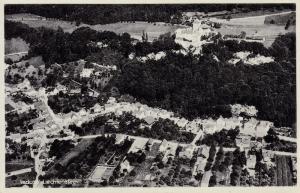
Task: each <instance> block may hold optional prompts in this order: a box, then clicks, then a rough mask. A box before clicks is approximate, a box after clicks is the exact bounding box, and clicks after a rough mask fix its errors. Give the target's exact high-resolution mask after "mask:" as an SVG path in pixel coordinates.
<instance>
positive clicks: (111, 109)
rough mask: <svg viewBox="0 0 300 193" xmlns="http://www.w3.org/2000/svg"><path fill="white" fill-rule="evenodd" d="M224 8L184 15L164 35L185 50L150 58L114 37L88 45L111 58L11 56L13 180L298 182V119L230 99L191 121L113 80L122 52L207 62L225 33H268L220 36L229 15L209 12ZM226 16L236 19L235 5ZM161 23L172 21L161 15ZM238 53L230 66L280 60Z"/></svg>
mask: <svg viewBox="0 0 300 193" xmlns="http://www.w3.org/2000/svg"><path fill="white" fill-rule="evenodd" d="M219 13H220V12H218V13H211V14H203V13H197V12H192V13H191V12H184V13H183V19H182V21H181V24H180V25H179V24H177V25H172V26H173V27H174V26H175V27H178V26H179V27H178V28H176V29H175V30H174V31H173V34H171V33H167V38H165V39H167V40H168V38H169V39H172V38H173V37H174V43H176V44H178V45H180V49H177V50H175V49H171V50H167V51H166V50H162V51H155V52H154V51H153V52H150V53H147V54H145V55H138V54H137V52H138V50H134V51H133V50H130V52H128V53H127V51H126V54H127V55H126V58H125V59H124V57H123V56H122V57H121V56H119V53H118V52H115V51H114V50H112V48H111V47H113V46H111V44H109V43H110V42H109V43H107V41H98V42H96V41H89V43H88V44H87V45H86V46H87V47H86V48H88V49H89V50H98V51H99V50H100V51H101V54H102V55H104V56H101V60H100V59H99V58H100V57H99V56H98V57H99V58H97V56H95V55H92V56H89V57H85V58H82V59H79V60H77V59H76V60H75V59H74V60H72V61H71V62H65V63H58V62H49V61H48V62H44V61H43V59H42V58H41V57H40V56H31V55H30V54H31V52H30V51H20V52H16V53H8V54H6V55H5V58H6V63H5V128H6V129H5V150H6V152H5V157H6V162H5V166H6V173H5V178H6V186H7V187H34V188H43V187H44V188H47V187H107V186H111V187H123V186H128V187H166V186H193V187H213V186H217V187H220V186H221V187H222V186H245V187H246V186H294V185H296V183H297V178H296V177H297V159H296V158H297V153H296V151H297V139H296V131H295V130H294V128H292V127H289V126H286V127H281V126H276V123H275V122H272V121H270V119H266V120H265V119H260V118H259V113H260V111H259V110H258V108H257V106H256V107H255V106H253V105H247V104H245V103H241V104H239V103H233V104H227V105H226V106H225V105H224V106H222V108H224V109H225V110H224V109H222V110H224V112H225V113H224V115H214V116H197V117H196V118H191V117H188V118H187V117H184V116H182V115H181V114H180V113H178V112H177V111H176V112H175V111H171V110H170V108H169V109H167V108H166V109H164V108H161V107H155V105H150V104H149V103H147V100H139V99H141V97H140V98H138V97H134V96H132V95H130V94H124V93H122V92H121V91H120V90H119V88H117V87H116V86H115V85H114V83H115V81H116V79H115V78H116V77H119V76H121V75H122V73H124V72H122V70H124V69H126V65H125V64H124V66H123V64H121V65H115V64H113V63H114V61H113V60H119V59H120V58H121V59H120V61H122V62H123V61H126V62H127V61H130V62H132V65H135V63H138V64H139V65H140V66H143V65H144V66H146V65H148V64H149V63H151V62H155V61H156V62H157V61H164V60H168V57H170V56H169V54H170V53H171V54H174V55H175V56H176V55H177V56H180V57H181V56H182V57H190V56H192V57H196V58H197V59H199V58H200V57H202V56H203V55H205V54H206V53H205V51H207V50H203V47H205V46H207V45H208V44H211V43H212V44H213V43H218V42H219V41H223V40H224V41H227V40H234V41H237V43H240V42H257V43H265V42H266V38H265V37H264V36H263V37H262V36H261V35H257V34H259V33H260V32H258V33H257V34H256V35H253V34H252V35H249V33H248V34H246V33H245V32H244V31H242V32H241V31H239V32H238V33H237V34H233V35H228V34H223V33H220V32H222V30H224V29H225V30H226V29H227V27H228V26H230V27H232V25H233V24H232V23H230V18H222V19H220V18H214V17H210V16H214V14H217V15H218V14H219ZM290 13H291V12H287V13H284V14H290ZM223 15H225V16H226V17H227V12H226V13H224V14H222V16H223ZM270 16H272V15H270ZM27 17H28V18H27ZM258 17H259V16H258ZM16 18H17V19H16ZM16 18H14V17H13V16H11V17H8V20H10V21H21V22H28V21H39V22H43V21H47V22H52V21H57V20H55V19H49V18H45V17H42V16H37V15H34V14H32V15H31V14H29V15H26V17H24V18H23V15H22V19H21V20H20V19H18V17H17V16H16ZM238 21H239V20H233V23H234V22H238ZM137 23H138V22H137ZM72 25H73V24H72ZM138 25H139V23H138ZM151 25H152V24H151ZM156 25H158V26H159V25H162V26H163V25H164V26H166V24H164V23H159V22H156V23H155V26H156ZM183 26H184V27H183ZM94 27H95V28H96V27H97V26H94ZM156 27H157V26H156ZM175 27H174V28H175ZM234 27H236V28H238V26H234ZM76 28H77V27H76ZM250 28H251V27H250ZM139 34H140V35H141V36H140V35H136V32H135V34H134V35H132V36H131V37H133V38H132V39H130V38H129V40H130V45H131V44H133V45H136V44H138V43H141V44H146V45H148V44H149V45H152V43H153V42H154V43H155V42H156V41H159V40H157V39H155V38H151V41H150V40H149V41H148V34H147V32H145V31H141V32H140V33H139ZM173 35H174V36H173ZM104 36H105V35H104ZM107 36H108V35H107ZM116 36H117V35H116ZM274 36H275V35H274ZM276 36H278V34H276ZM129 37H130V36H129ZM122 38H124V37H123V36H122ZM160 38H161V39H163V38H162V36H160ZM124 39H125V38H124ZM165 39H163V40H164V41H165ZM16 41H18V40H16ZM172 41H173V40H172ZM268 41H269V40H268ZM122 43H124V42H122ZM119 44H120V42H117V43H115V45H119ZM113 45H114V44H113ZM28 49H29V48H28ZM206 49H207V48H206ZM118 51H119V50H118ZM103 53H104V54H103ZM107 53H108V54H107ZM106 55H109V56H110V58H109V57H107V58H106ZM174 55H171V57H172V56H174ZM209 56H210V57H212V58H213V61H214V62H215V63H218V62H220V60H223V58H218V57H217V56H216V54H210V55H209ZM231 56H232V57H228V58H226V61H225V62H226V65H229V66H230V67H231V66H233V67H235V66H239V65H241V63H242V64H245V65H249V66H250V67H252V66H260V65H264V64H267V65H268V64H269V63H272V62H276V58H275V57H273V56H271V55H270V54H259V53H258V54H254V53H253V52H251V51H238V52H234V53H233V54H232V55H231ZM103 58H105V59H103ZM224 60H225V59H224ZM8 61H9V62H8ZM50 61H51V60H50ZM120 61H118V62H120ZM120 63H121V62H120ZM117 64H119V63H117ZM137 66H138V65H137ZM249 66H247V67H246V68H250V67H249ZM176 70H178V69H176ZM125 73H126V72H125ZM130 73H131V72H130ZM144 74H145V77H147V74H146V73H144ZM174 84H175V83H174ZM245 87H246V86H245ZM243 88H244V87H243ZM224 90H225V89H224ZM245 90H246V89H245ZM221 91H222V90H221ZM149 92H150V91H149ZM205 92H208V91H206V90H205ZM266 92H267V91H266ZM225 93H226V92H225ZM150 94H151V93H150ZM150 94H149V95H150ZM157 95H159V94H157ZM265 95H266V94H265ZM168 97H170V96H168ZM148 102H149V101H148ZM155 102H157V103H158V101H155ZM197 102H199V101H197ZM225 107H226V108H225ZM274 109H275V108H274ZM228 111H229V112H228ZM222 112H223V111H222ZM228 114H230V116H228Z"/></svg>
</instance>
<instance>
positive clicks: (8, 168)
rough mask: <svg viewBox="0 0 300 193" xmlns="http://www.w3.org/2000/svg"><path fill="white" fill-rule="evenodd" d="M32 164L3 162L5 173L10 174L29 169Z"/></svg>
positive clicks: (26, 162) (23, 161)
mask: <svg viewBox="0 0 300 193" xmlns="http://www.w3.org/2000/svg"><path fill="white" fill-rule="evenodd" d="M33 164H34V163H33V162H30V161H25V160H22V161H17V162H5V172H6V173H7V172H12V171H16V170H21V169H24V168H29V167H32V166H33Z"/></svg>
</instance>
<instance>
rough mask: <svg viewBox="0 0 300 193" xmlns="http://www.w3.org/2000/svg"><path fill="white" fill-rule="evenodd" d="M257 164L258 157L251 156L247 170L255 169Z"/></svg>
mask: <svg viewBox="0 0 300 193" xmlns="http://www.w3.org/2000/svg"><path fill="white" fill-rule="evenodd" d="M255 164H256V156H255V155H249V156H248V157H247V168H248V169H253V170H254V169H255Z"/></svg>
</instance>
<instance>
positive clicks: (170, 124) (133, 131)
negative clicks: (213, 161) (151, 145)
mask: <svg viewBox="0 0 300 193" xmlns="http://www.w3.org/2000/svg"><path fill="white" fill-rule="evenodd" d="M110 119H111V120H113V122H114V123H115V124H113V125H112V124H109V123H108V121H109V120H110ZM114 125H116V126H114ZM142 125H146V122H145V120H142V119H139V118H136V117H134V116H133V115H132V114H131V113H123V114H122V115H121V116H119V117H116V116H115V115H114V114H112V115H104V116H98V117H96V118H95V119H94V120H92V121H90V122H87V123H83V124H82V125H81V126H80V127H78V126H76V125H75V124H72V125H70V126H69V129H70V130H71V131H74V132H75V134H77V135H81V136H83V135H89V134H96V133H101V132H102V133H122V134H126V135H133V136H141V137H146V138H153V139H159V140H163V139H166V140H168V141H178V142H181V143H191V142H192V141H193V139H194V138H195V134H193V133H191V132H181V131H180V128H179V127H178V126H177V125H176V124H175V123H174V121H172V120H170V119H161V118H160V119H159V120H157V121H155V122H154V123H153V124H152V125H151V126H145V127H144V128H143V129H141V126H142Z"/></svg>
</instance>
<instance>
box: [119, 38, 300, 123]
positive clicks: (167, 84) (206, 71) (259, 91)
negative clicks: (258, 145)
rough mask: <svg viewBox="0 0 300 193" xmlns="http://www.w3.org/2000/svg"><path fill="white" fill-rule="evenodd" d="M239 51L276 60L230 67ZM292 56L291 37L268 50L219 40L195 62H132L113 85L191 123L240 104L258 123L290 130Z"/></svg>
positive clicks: (175, 58)
mask: <svg viewBox="0 0 300 193" xmlns="http://www.w3.org/2000/svg"><path fill="white" fill-rule="evenodd" d="M237 51H252V52H253V53H254V54H258V53H260V54H262V55H270V56H273V57H275V61H274V62H271V63H267V64H263V65H258V66H251V65H246V64H243V63H242V62H239V63H238V64H236V65H235V66H234V65H232V64H229V63H228V62H227V59H229V58H231V56H232V54H233V53H235V52H237ZM295 54H296V50H295V34H294V33H289V34H286V35H282V36H280V37H278V38H277V39H276V40H275V42H274V43H273V45H272V46H271V48H269V49H267V48H265V47H263V45H262V44H260V43H255V42H254V43H253V42H252V43H250V42H241V43H238V42H237V41H223V40H220V41H217V42H215V43H212V44H208V45H205V46H204V49H203V55H202V56H201V57H200V58H199V59H196V58H195V57H194V56H192V55H187V56H184V55H178V54H173V53H171V52H167V56H166V57H165V58H163V59H161V60H158V61H155V60H148V61H146V62H145V63H142V62H139V61H130V62H129V63H130V64H127V65H126V68H124V69H123V71H122V73H121V74H120V76H119V77H117V80H116V84H117V87H118V88H119V89H120V91H121V93H129V94H131V95H133V96H134V97H136V98H138V100H140V101H142V102H143V103H146V104H148V105H150V106H159V107H162V108H164V109H168V110H172V111H175V112H177V113H179V114H181V115H183V116H184V117H187V118H189V119H193V118H196V117H199V116H200V117H206V116H213V117H218V116H219V115H223V116H225V117H228V116H231V114H230V109H228V106H227V105H228V104H234V103H240V104H248V105H254V106H255V107H256V108H257V109H258V118H260V119H263V120H270V121H274V123H275V125H276V126H292V125H293V124H294V123H295V119H296V117H295V116H296V114H295V113H296V109H295V104H296V74H295V72H296V70H295V69H296V62H295ZM214 55H217V57H218V58H219V59H220V61H217V60H215V59H214V57H213V56H214Z"/></svg>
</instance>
